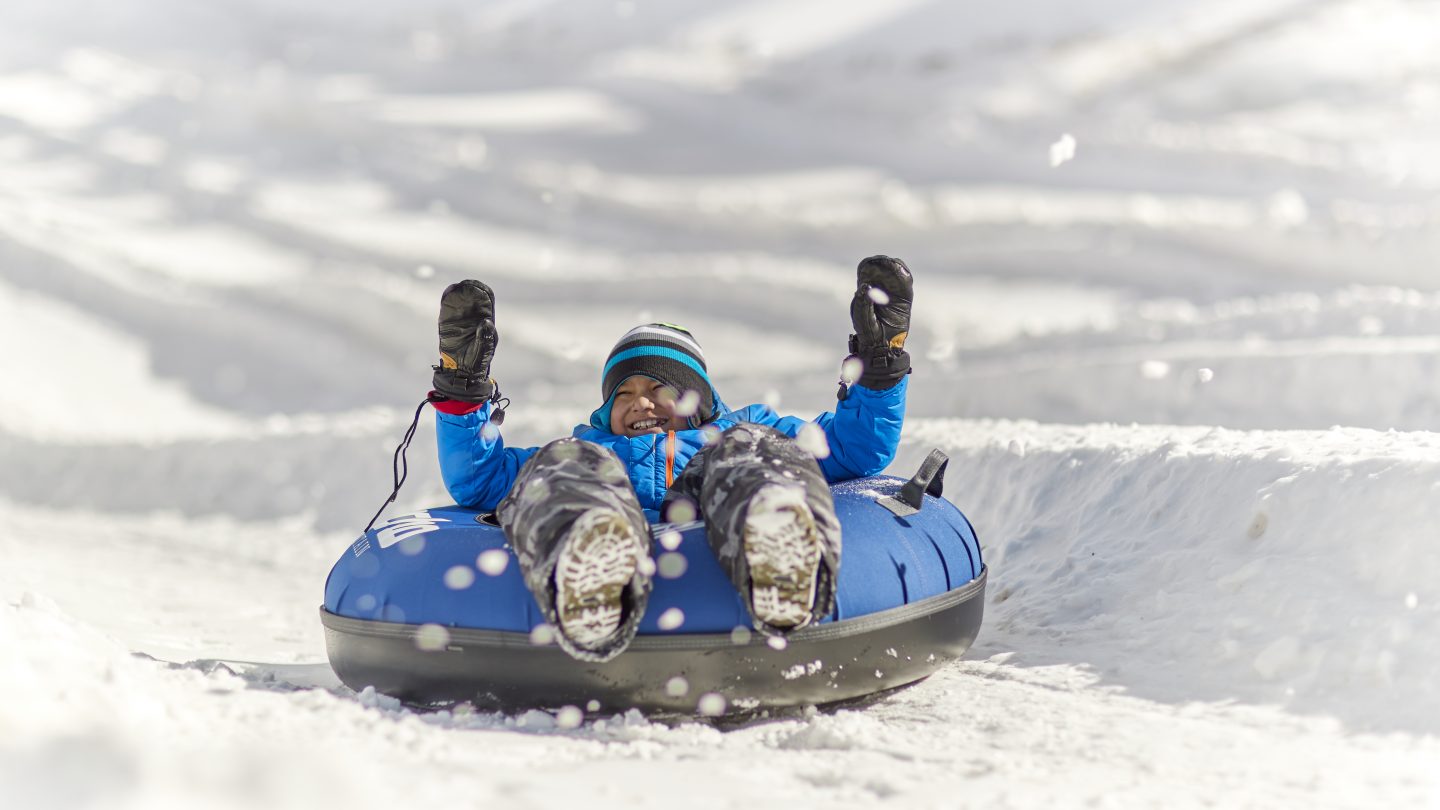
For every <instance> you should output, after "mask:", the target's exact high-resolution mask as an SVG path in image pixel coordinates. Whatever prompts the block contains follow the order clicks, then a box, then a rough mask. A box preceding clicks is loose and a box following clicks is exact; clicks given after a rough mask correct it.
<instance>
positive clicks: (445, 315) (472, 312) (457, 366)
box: [434, 280, 500, 402]
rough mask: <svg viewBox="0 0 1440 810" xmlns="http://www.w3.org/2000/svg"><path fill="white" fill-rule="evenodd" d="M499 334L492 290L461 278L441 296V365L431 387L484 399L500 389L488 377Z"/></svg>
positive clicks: (467, 398)
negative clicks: (496, 329) (460, 280)
mask: <svg viewBox="0 0 1440 810" xmlns="http://www.w3.org/2000/svg"><path fill="white" fill-rule="evenodd" d="M499 343H500V333H499V332H497V331H495V291H494V290H491V289H490V288H489V287H487V286H485V285H484V284H481V283H480V282H478V281H473V280H472V281H462V282H460V283H458V284H451V285H450V286H449V287H446V288H445V292H444V293H443V294H441V296H440V365H438V366H435V367H434V368H435V381H434V388H435V391H436V392H437V393H439V394H440V395H442V396H444V397H446V398H447V399H453V400H459V401H460V402H486V401H488V400H491V399H495V398H496V397H497V395H498V392H499V389H498V388H497V387H496V385H495V381H494V380H492V379H490V361H491V360H492V359H494V357H495V347H496V346H497V345H498V344H499Z"/></svg>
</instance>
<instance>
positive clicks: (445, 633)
mask: <svg viewBox="0 0 1440 810" xmlns="http://www.w3.org/2000/svg"><path fill="white" fill-rule="evenodd" d="M449 643H450V631H449V630H446V629H445V628H444V627H442V626H441V625H438V624H422V625H420V630H419V631H417V632H416V633H415V646H416V647H419V648H420V649H422V650H424V651H425V652H439V651H440V650H443V649H445V647H446V646H447V645H448V644H449Z"/></svg>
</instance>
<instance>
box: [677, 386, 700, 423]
mask: <svg viewBox="0 0 1440 810" xmlns="http://www.w3.org/2000/svg"><path fill="white" fill-rule="evenodd" d="M699 410H700V393H699V392H698V391H686V392H685V393H684V394H681V395H680V398H679V399H677V400H675V415H676V416H681V417H685V418H687V419H688V418H689V417H691V416H694V415H695V413H696V412H697V411H699Z"/></svg>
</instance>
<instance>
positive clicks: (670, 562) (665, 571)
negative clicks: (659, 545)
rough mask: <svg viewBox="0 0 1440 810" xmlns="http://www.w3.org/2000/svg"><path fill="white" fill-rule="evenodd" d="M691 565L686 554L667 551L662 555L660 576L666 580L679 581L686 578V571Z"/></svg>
mask: <svg viewBox="0 0 1440 810" xmlns="http://www.w3.org/2000/svg"><path fill="white" fill-rule="evenodd" d="M689 565H690V563H689V561H688V560H686V559H685V555H684V554H679V553H676V552H674V551H667V552H665V553H664V554H661V555H660V576H661V577H663V578H664V579H679V578H680V577H683V576H685V569H686V568H688V567H689Z"/></svg>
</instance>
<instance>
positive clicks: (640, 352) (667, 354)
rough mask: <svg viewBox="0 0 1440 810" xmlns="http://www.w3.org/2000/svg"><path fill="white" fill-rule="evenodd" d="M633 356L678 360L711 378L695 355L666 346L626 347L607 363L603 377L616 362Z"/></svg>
mask: <svg viewBox="0 0 1440 810" xmlns="http://www.w3.org/2000/svg"><path fill="white" fill-rule="evenodd" d="M632 357H664V358H666V359H667V360H677V361H679V362H681V363H684V364H685V365H687V366H689V367H690V368H691V369H693V370H694V371H695V373H696V374H699V375H700V376H701V377H702V378H704V379H706V380H708V379H710V375H709V374H707V373H706V372H705V368H704V367H703V366H701V365H700V364H699V363H697V362H695V358H694V357H692V356H690V355H688V354H686V353H685V352H682V351H677V350H675V349H667V348H665V347H664V346H636V347H635V348H633V349H626V350H625V351H623V352H620V353H619V354H617V355H615V356H613V357H611V358H610V362H608V363H606V364H605V370H604V371H602V372H600V377H601V379H604V378H605V375H607V374H609V373H610V369H612V368H614V367H615V364H616V363H619V362H621V361H622V360H629V359H630V358H632Z"/></svg>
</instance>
